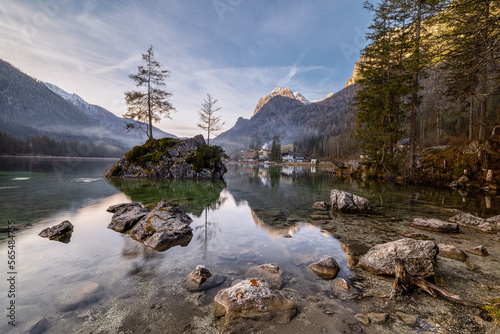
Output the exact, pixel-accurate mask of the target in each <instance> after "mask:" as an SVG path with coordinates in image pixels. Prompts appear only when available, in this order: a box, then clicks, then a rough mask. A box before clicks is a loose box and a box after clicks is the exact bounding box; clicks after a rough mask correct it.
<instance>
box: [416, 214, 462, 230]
mask: <svg viewBox="0 0 500 334" xmlns="http://www.w3.org/2000/svg"><path fill="white" fill-rule="evenodd" d="M411 226H413V227H415V228H419V229H422V230H428V231H434V232H441V233H458V225H457V224H456V223H448V222H444V221H442V220H439V219H434V218H431V219H424V218H415V219H414V220H413V223H412V224H411Z"/></svg>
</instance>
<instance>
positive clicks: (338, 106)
mask: <svg viewBox="0 0 500 334" xmlns="http://www.w3.org/2000/svg"><path fill="white" fill-rule="evenodd" d="M356 90H357V85H351V86H348V87H346V88H344V89H343V90H341V91H340V92H337V93H335V94H331V95H329V97H327V98H325V99H324V100H321V101H318V102H315V103H308V104H304V103H303V102H302V101H300V100H298V99H297V98H296V97H295V96H293V93H291V90H290V89H288V88H285V89H281V90H280V91H278V90H277V89H275V90H274V91H273V92H281V93H283V94H284V95H285V96H284V95H281V94H276V95H274V96H270V97H269V95H271V94H272V93H271V94H269V95H268V96H266V97H264V98H262V99H260V100H259V103H258V104H257V107H258V108H256V110H257V109H258V112H256V113H254V115H253V116H252V117H251V118H250V119H244V118H241V117H240V118H239V119H238V120H237V122H236V124H235V125H234V126H233V127H232V128H231V129H229V130H228V131H226V132H224V133H221V134H220V135H219V136H217V137H216V138H215V139H214V144H216V145H221V146H222V147H223V148H224V149H225V150H226V151H227V152H228V153H229V154H232V153H234V152H236V151H238V150H241V149H244V148H247V147H248V146H249V145H250V144H251V143H252V142H255V141H259V142H261V143H265V142H268V141H270V140H272V138H273V136H275V135H279V136H280V139H281V143H282V144H283V145H286V144H291V143H294V142H296V141H300V140H302V139H304V138H307V137H311V136H321V137H330V136H338V135H339V134H340V133H341V132H342V131H343V130H344V129H345V128H346V127H347V124H348V122H349V121H350V120H351V119H352V112H351V111H350V102H351V101H352V99H353V98H354V94H355V92H356ZM290 95H291V96H292V97H290ZM268 97H269V99H267V98H268ZM264 100H267V102H266V103H264V104H262V101H264ZM259 105H260V108H259Z"/></svg>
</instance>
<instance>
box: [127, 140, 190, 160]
mask: <svg viewBox="0 0 500 334" xmlns="http://www.w3.org/2000/svg"><path fill="white" fill-rule="evenodd" d="M179 142H180V140H178V139H173V138H161V139H148V141H147V142H146V143H145V144H144V145H142V146H134V148H132V149H131V150H130V151H128V152H127V153H125V158H127V160H128V161H129V162H130V163H133V164H135V165H140V166H143V167H144V165H145V164H146V162H151V163H152V164H157V163H158V162H160V160H161V158H162V157H163V156H164V155H165V156H170V155H169V154H168V152H167V150H168V149H169V148H172V147H174V146H175V145H176V144H177V143H179Z"/></svg>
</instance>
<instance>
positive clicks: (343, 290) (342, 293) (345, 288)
mask: <svg viewBox="0 0 500 334" xmlns="http://www.w3.org/2000/svg"><path fill="white" fill-rule="evenodd" d="M333 294H334V295H335V296H337V298H339V299H341V300H347V299H353V298H354V297H356V296H357V295H358V291H357V290H356V289H355V288H353V287H352V286H350V285H349V284H348V283H347V281H346V280H345V279H343V278H342V277H339V278H336V279H335V280H334V284H333Z"/></svg>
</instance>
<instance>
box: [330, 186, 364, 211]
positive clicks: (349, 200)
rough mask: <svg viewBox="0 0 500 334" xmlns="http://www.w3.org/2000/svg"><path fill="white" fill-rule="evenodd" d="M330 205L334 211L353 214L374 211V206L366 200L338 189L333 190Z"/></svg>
mask: <svg viewBox="0 0 500 334" xmlns="http://www.w3.org/2000/svg"><path fill="white" fill-rule="evenodd" d="M330 204H331V207H332V210H333V211H339V212H352V213H356V212H371V211H372V204H371V203H370V201H368V200H367V199H366V198H363V197H360V196H357V195H353V194H351V193H348V192H346V191H342V190H337V189H333V190H332V192H331V194H330Z"/></svg>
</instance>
